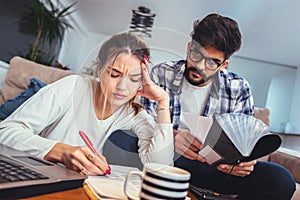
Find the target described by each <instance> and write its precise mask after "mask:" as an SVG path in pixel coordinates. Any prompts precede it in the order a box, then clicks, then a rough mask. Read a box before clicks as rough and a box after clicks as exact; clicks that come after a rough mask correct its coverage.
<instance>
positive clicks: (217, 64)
mask: <svg viewBox="0 0 300 200" xmlns="http://www.w3.org/2000/svg"><path fill="white" fill-rule="evenodd" d="M191 52H195V53H197V54H198V55H200V57H199V59H198V60H194V59H192V57H191V56H190V55H191ZM188 58H189V59H190V60H191V61H193V62H195V63H198V62H200V61H201V60H203V59H204V60H205V63H204V66H205V69H207V70H210V71H214V70H216V69H218V67H220V66H221V65H223V64H224V62H225V61H226V58H225V59H224V60H223V61H222V62H221V63H218V61H216V59H213V58H209V57H206V56H204V55H203V53H202V52H201V51H199V50H197V49H193V48H190V49H189V51H188ZM207 61H212V62H214V63H215V64H216V66H215V67H214V68H211V67H207V66H209V65H208V64H207Z"/></svg>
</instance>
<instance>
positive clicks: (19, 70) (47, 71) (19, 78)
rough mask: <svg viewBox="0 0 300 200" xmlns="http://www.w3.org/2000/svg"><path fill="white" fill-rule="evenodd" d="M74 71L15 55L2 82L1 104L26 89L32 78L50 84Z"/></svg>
mask: <svg viewBox="0 0 300 200" xmlns="http://www.w3.org/2000/svg"><path fill="white" fill-rule="evenodd" d="M73 73H74V72H71V71H65V70H61V69H58V68H54V67H49V66H46V65H42V64H38V63H35V62H32V61H30V60H27V59H24V58H21V57H18V56H15V57H13V58H12V59H11V60H10V64H9V68H8V70H7V73H6V76H5V80H4V82H3V84H2V91H1V94H0V104H3V103H4V102H6V101H7V100H8V99H12V98H15V97H16V96H17V95H18V94H20V93H21V92H22V91H23V90H25V89H26V88H27V86H28V84H29V80H30V79H31V78H37V79H39V80H41V81H43V82H45V83H46V84H49V83H52V82H54V81H56V80H58V79H60V78H62V77H65V76H67V75H70V74H73Z"/></svg>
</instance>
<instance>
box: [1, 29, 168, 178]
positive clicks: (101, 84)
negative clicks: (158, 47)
mask: <svg viewBox="0 0 300 200" xmlns="http://www.w3.org/2000/svg"><path fill="white" fill-rule="evenodd" d="M149 54H150V53H149V48H148V47H147V45H146V44H145V43H144V42H143V41H142V40H141V39H140V38H139V37H137V36H133V35H131V34H129V33H121V34H117V35H114V36H112V37H111V38H109V39H108V40H107V41H105V42H104V43H103V45H102V46H101V48H100V51H99V55H98V57H97V63H96V64H97V68H96V70H95V73H96V75H97V76H96V78H91V77H83V76H79V75H71V76H68V77H65V78H63V79H61V80H59V81H57V82H55V83H53V84H50V85H48V86H46V87H44V88H42V89H41V90H40V91H39V92H38V93H37V94H35V95H34V96H33V97H31V98H30V99H29V100H27V101H26V102H25V103H24V104H23V105H22V106H20V107H19V108H18V109H17V110H16V111H15V112H14V113H13V114H12V115H10V117H8V118H7V119H6V120H4V121H3V122H2V123H1V124H0V142H1V143H2V144H4V145H7V146H10V147H13V148H16V149H19V150H22V151H25V152H27V153H30V154H31V155H33V156H37V157H40V158H44V159H45V160H48V161H52V162H59V163H63V164H64V165H65V166H66V167H67V168H69V169H73V170H76V171H79V172H81V173H84V174H87V175H98V174H99V175H101V174H109V166H108V164H107V162H106V159H105V158H104V156H103V155H102V154H101V152H102V147H103V145H104V143H105V141H106V140H107V138H108V137H109V135H110V134H111V133H112V132H114V131H116V130H131V131H133V132H134V133H135V134H136V135H137V137H138V148H139V150H138V151H139V157H140V159H141V161H142V163H146V162H159V163H164V164H168V165H170V164H172V158H173V134H172V126H171V122H170V117H169V96H168V94H167V93H166V92H165V91H164V90H163V89H161V88H160V87H159V86H157V85H156V84H154V83H153V82H152V81H151V79H150V77H149V74H148V69H147V65H148V62H149ZM137 95H140V96H144V97H146V98H150V99H153V100H156V101H158V110H159V111H158V117H157V120H156V122H155V121H154V120H153V118H152V117H151V116H150V115H148V114H147V112H146V111H145V110H144V109H143V108H142V106H140V105H139V104H136V103H134V99H135V97H136V96H137ZM79 131H83V132H85V133H86V135H87V136H88V137H89V138H90V140H91V141H92V142H93V143H94V144H93V145H94V147H95V148H96V149H97V151H98V153H97V154H93V152H92V151H91V150H90V149H89V148H88V147H87V146H85V143H84V142H83V140H82V138H80V136H79V134H78V133H79Z"/></svg>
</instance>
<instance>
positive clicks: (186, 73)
mask: <svg viewBox="0 0 300 200" xmlns="http://www.w3.org/2000/svg"><path fill="white" fill-rule="evenodd" d="M192 72H197V73H199V74H200V76H201V77H202V79H201V80H199V81H197V80H194V79H193V78H191V76H190V73H192ZM215 74H216V73H214V74H212V75H211V76H208V77H206V75H205V74H204V73H203V71H202V70H201V69H198V68H196V67H186V68H185V70H184V73H183V75H184V77H185V78H186V80H187V81H188V82H189V83H190V84H191V85H194V86H199V85H201V84H204V83H206V82H208V81H209V80H210V79H212V78H213V77H214V76H215Z"/></svg>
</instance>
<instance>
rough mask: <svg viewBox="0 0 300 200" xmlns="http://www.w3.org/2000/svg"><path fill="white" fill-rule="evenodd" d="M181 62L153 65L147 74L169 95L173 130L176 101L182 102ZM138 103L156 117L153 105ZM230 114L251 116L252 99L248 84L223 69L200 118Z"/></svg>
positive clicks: (178, 106)
mask: <svg viewBox="0 0 300 200" xmlns="http://www.w3.org/2000/svg"><path fill="white" fill-rule="evenodd" d="M185 63H186V60H180V61H170V62H165V63H162V64H158V65H156V66H154V67H153V68H152V70H151V73H150V77H151V79H152V80H153V81H154V82H155V83H156V84H157V85H159V86H160V87H162V88H164V90H166V91H167V92H168V94H169V96H170V114H171V120H172V123H173V128H174V130H177V129H178V125H179V118H180V113H181V104H180V102H181V101H184V99H181V98H182V94H181V89H182V81H183V79H184V76H183V72H184V69H185ZM140 100H141V103H142V105H144V106H145V109H146V110H147V112H148V113H150V114H151V115H152V116H153V117H154V118H156V117H157V113H156V109H157V102H155V101H151V100H148V99H146V98H141V99H140ZM191 106H192V105H191ZM231 112H238V113H245V114H248V115H254V104H253V97H252V94H251V91H250V85H249V83H248V81H246V80H245V79H244V78H242V77H240V76H238V75H236V74H234V73H232V72H230V71H228V70H226V69H224V70H221V71H219V72H218V73H217V74H216V75H215V77H214V78H213V85H212V87H211V91H210V94H209V100H208V102H207V103H206V106H205V110H204V113H203V116H213V115H220V114H223V113H231Z"/></svg>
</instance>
